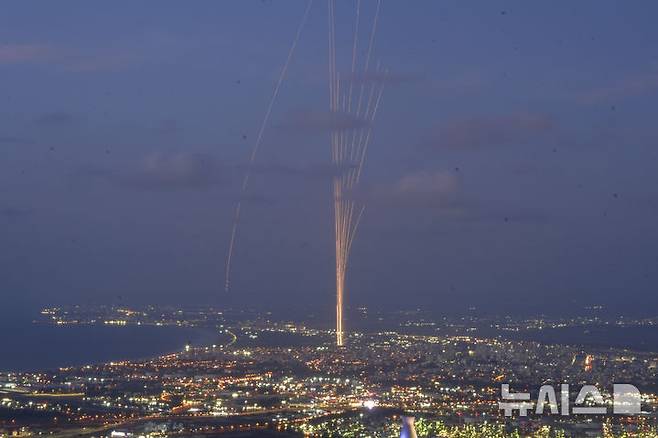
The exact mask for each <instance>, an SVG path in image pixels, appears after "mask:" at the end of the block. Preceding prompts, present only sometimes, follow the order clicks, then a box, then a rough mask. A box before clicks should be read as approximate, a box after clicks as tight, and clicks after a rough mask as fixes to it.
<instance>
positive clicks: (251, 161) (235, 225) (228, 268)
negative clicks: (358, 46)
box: [224, 0, 313, 292]
mask: <svg viewBox="0 0 658 438" xmlns="http://www.w3.org/2000/svg"><path fill="white" fill-rule="evenodd" d="M312 4H313V0H308V3H307V4H306V10H305V11H304V15H303V16H302V21H301V22H300V23H299V26H298V27H297V32H296V33H295V38H294V39H293V40H292V44H291V45H290V49H289V50H288V56H287V57H286V62H285V63H284V64H283V68H282V69H281V73H280V74H279V79H278V80H277V82H276V86H275V87H274V92H273V93H272V97H271V98H270V102H269V104H268V106H267V111H265V117H263V122H262V123H261V125H260V129H259V130H258V136H257V137H256V143H255V144H254V147H253V149H252V150H251V155H250V156H249V163H248V165H247V170H246V172H245V175H244V178H243V180H242V188H241V191H240V197H239V198H238V202H237V203H236V205H235V210H234V214H233V226H232V228H231V240H230V242H229V246H228V254H227V256H226V278H225V282H224V289H225V290H226V292H228V291H229V289H230V288H231V262H232V260H233V249H234V247H235V239H236V236H237V233H238V223H239V222H240V212H241V210H242V199H243V198H244V195H245V192H246V190H247V186H248V185H249V178H250V176H251V168H252V166H253V164H254V161H255V160H256V155H257V154H258V149H260V145H261V143H262V141H263V134H264V133H265V127H266V126H267V123H268V122H269V120H270V115H271V114H272V109H273V108H274V103H275V102H276V98H277V96H278V95H279V90H280V89H281V84H282V83H283V80H284V79H285V77H286V73H287V72H288V66H289V65H290V61H291V60H292V56H293V54H294V53H295V49H296V48H297V43H298V42H299V37H300V36H301V34H302V30H303V29H304V26H305V25H306V21H307V19H308V14H309V11H310V10H311V5H312Z"/></svg>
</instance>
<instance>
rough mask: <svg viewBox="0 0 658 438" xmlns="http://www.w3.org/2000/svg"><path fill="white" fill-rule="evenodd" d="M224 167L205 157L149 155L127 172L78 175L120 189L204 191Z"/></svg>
mask: <svg viewBox="0 0 658 438" xmlns="http://www.w3.org/2000/svg"><path fill="white" fill-rule="evenodd" d="M223 170H224V168H223V166H221V165H220V163H218V162H217V161H216V160H215V159H214V158H213V157H212V156H209V155H205V154H173V155H167V154H160V153H158V154H151V155H149V156H147V157H146V158H145V159H144V160H143V161H142V162H141V163H139V165H138V166H136V167H135V168H133V169H130V170H122V171H117V170H110V169H107V168H103V167H97V166H87V167H83V168H79V169H78V170H77V172H76V174H77V175H78V176H83V177H86V178H95V179H104V180H107V181H109V182H111V183H113V184H116V185H118V186H121V187H127V188H134V189H139V190H149V191H171V190H182V189H206V188H209V187H211V186H215V185H217V184H220V183H221V182H222V181H223V180H222V175H223V172H222V171H223Z"/></svg>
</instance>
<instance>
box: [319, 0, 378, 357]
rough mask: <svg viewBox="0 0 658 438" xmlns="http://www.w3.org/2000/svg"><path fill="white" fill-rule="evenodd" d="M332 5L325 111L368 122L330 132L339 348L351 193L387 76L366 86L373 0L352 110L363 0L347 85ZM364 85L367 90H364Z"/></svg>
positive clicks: (355, 219)
mask: <svg viewBox="0 0 658 438" xmlns="http://www.w3.org/2000/svg"><path fill="white" fill-rule="evenodd" d="M335 8H336V2H335V0H328V19H329V66H328V69H329V109H330V111H331V112H332V114H334V115H336V114H338V111H340V112H341V113H345V114H348V115H353V116H355V118H356V119H357V120H363V121H365V122H366V123H367V125H366V126H364V127H355V128H353V129H352V132H351V133H349V132H346V131H345V130H344V129H342V130H338V129H336V130H332V132H331V134H330V138H331V158H332V161H333V163H334V165H335V166H336V172H337V173H336V175H335V176H334V178H333V203H334V232H335V247H336V343H337V345H339V346H342V345H344V342H345V331H344V326H343V323H344V320H343V310H344V294H345V280H346V275H347V266H348V259H349V254H350V251H351V248H352V244H353V242H354V239H355V237H356V232H357V229H358V227H359V224H360V222H361V218H362V217H363V212H364V209H365V207H364V206H359V205H357V204H358V203H357V201H356V200H355V199H354V198H353V197H352V191H353V189H354V187H355V186H356V185H357V184H358V183H359V179H360V177H361V171H362V168H363V164H364V161H365V154H366V152H367V149H368V145H369V143H370V138H371V132H372V123H373V121H374V119H375V116H376V115H377V110H378V108H379V104H380V101H381V96H382V93H383V91H384V82H385V80H382V82H381V86H379V85H378V84H377V83H376V82H374V83H372V84H371V85H370V86H369V87H368V86H367V73H368V71H369V68H370V59H371V55H372V51H373V47H374V41H375V36H376V33H377V24H378V21H379V12H380V8H381V0H379V1H378V2H377V9H376V11H375V15H374V18H373V22H372V28H371V30H370V35H369V40H368V48H367V51H366V57H365V63H364V73H363V74H364V78H363V79H362V81H361V84H359V85H360V86H359V87H358V88H359V91H358V99H356V104H355V105H354V108H353V100H354V99H353V94H354V92H355V90H354V86H355V84H354V81H355V80H356V75H355V72H356V71H357V64H358V63H357V53H358V52H357V47H358V39H359V25H360V9H361V0H358V1H357V3H356V20H355V26H354V40H353V43H352V58H351V61H352V62H351V75H350V77H349V81H348V83H347V84H344V81H345V79H343V78H341V75H340V74H339V73H338V72H337V69H336V25H335V19H336V11H335ZM375 71H376V73H377V74H380V73H381V72H382V71H381V69H380V66H379V64H378V65H377V67H376V69H375ZM346 85H347V86H346ZM367 88H368V91H367V92H366V89H367ZM341 89H342V90H341Z"/></svg>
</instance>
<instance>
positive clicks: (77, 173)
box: [0, 0, 658, 314]
mask: <svg viewBox="0 0 658 438" xmlns="http://www.w3.org/2000/svg"><path fill="white" fill-rule="evenodd" d="M363 4H364V9H363V11H362V17H363V18H364V20H366V19H370V18H371V17H372V13H373V11H374V5H375V2H374V0H364V3H363ZM304 7H305V2H304V1H297V0H296V1H292V0H290V1H273V0H264V1H260V0H254V1H251V0H249V1H248V0H227V1H221V2H218V1H205V2H204V1H198V2H194V3H192V4H189V3H185V4H184V5H183V3H181V2H167V1H143V2H127V1H125V2H112V3H111V4H110V3H97V2H88V1H70V2H66V3H61V2H40V3H38V4H37V3H35V2H19V1H15V2H6V3H4V4H3V8H2V14H0V78H1V83H2V91H1V93H0V299H1V302H2V303H3V308H4V307H5V306H15V307H33V306H37V305H49V304H59V303H116V302H119V301H120V302H124V303H134V304H148V303H153V302H159V303H186V304H188V305H196V304H215V305H219V306H221V305H228V304H230V305H234V306H235V305H238V306H248V305H260V306H263V307H272V308H275V307H278V308H281V307H296V306H300V307H303V306H311V307H320V306H322V307H326V308H327V309H329V310H328V311H329V312H332V311H333V307H332V306H333V299H334V297H333V287H334V283H333V282H334V276H333V269H334V266H333V249H334V248H333V234H332V233H333V228H332V223H331V218H332V216H331V215H332V211H331V202H330V200H331V194H330V177H331V174H332V170H331V168H330V166H329V162H330V152H329V130H330V129H331V128H332V126H334V125H335V124H337V123H339V121H337V120H336V119H335V118H332V117H330V116H329V114H328V111H327V109H328V96H327V94H328V89H327V88H328V85H327V8H326V2H325V1H322V0H316V2H315V4H314V6H313V8H312V10H311V15H310V18H309V22H308V25H307V27H306V28H305V30H304V32H303V34H302V38H301V41H300V44H299V47H298V51H297V53H296V54H295V57H294V59H293V61H292V64H291V65H290V70H289V75H288V77H287V79H286V81H285V82H284V85H283V88H282V90H281V94H280V99H279V100H278V101H277V104H276V106H275V108H274V112H273V114H272V119H271V124H270V125H269V127H268V129H267V131H266V133H265V139H264V142H263V145H262V148H261V151H260V153H259V156H258V158H257V161H256V165H255V167H254V173H253V177H252V180H251V185H250V188H249V193H248V195H247V197H246V200H247V201H246V202H245V203H244V206H243V208H244V210H243V216H242V218H243V220H242V224H241V229H240V234H239V238H238V242H237V248H236V252H235V259H234V271H233V291H232V292H231V294H230V295H229V296H227V295H226V294H225V293H224V291H223V276H224V261H225V257H226V249H227V244H228V239H229V231H230V223H231V218H232V208H233V205H234V203H235V201H236V199H237V198H238V197H239V188H240V182H241V178H242V175H243V173H244V171H245V168H246V163H247V158H248V155H249V152H250V149H251V147H252V146H253V142H254V139H255V137H256V134H257V130H258V127H259V124H260V121H261V119H262V117H263V114H264V112H265V109H266V105H267V103H268V99H269V96H270V95H271V92H272V88H273V86H274V82H275V80H276V77H277V74H278V72H279V70H280V68H281V66H282V64H283V62H284V59H285V56H286V53H287V50H288V47H289V45H290V41H291V39H292V37H293V35H294V32H295V29H296V27H297V25H298V23H299V20H300V18H301V15H302V13H303V10H304ZM657 16H658V4H657V3H656V2H652V1H636V2H624V1H618V2H613V1H598V0H597V1H594V0H592V1H583V2H559V3H556V2H545V3H532V4H530V3H528V2H523V1H506V2H469V3H464V2H457V1H454V2H447V1H444V2H435V1H414V2H408V1H402V0H400V1H396V0H385V1H384V2H383V6H382V13H381V17H380V20H381V21H380V23H379V24H380V27H379V34H378V39H377V44H376V47H375V53H374V57H375V58H374V59H375V60H381V64H382V65H383V66H385V67H387V68H389V70H390V72H391V73H390V77H389V80H388V83H387V88H386V91H385V94H384V98H383V101H382V106H381V108H380V114H379V116H378V119H377V121H376V124H375V128H374V134H373V135H374V137H373V142H372V144H371V146H370V149H369V155H368V161H367V164H366V168H365V171H364V176H363V183H364V184H363V187H362V190H361V196H363V198H364V199H365V200H366V202H367V209H366V213H365V216H364V218H363V221H362V222H361V227H360V230H359V235H358V236H357V239H356V242H355V244H354V248H353V251H352V257H351V265H350V272H349V274H348V301H349V303H350V304H352V305H363V304H366V305H370V306H374V307H377V306H380V307H387V308H397V307H403V308H409V307H417V306H418V307H419V306H429V307H432V308H435V309H436V310H437V311H444V310H452V309H465V308H468V307H470V306H477V307H478V308H481V309H485V310H487V309H491V310H496V311H501V312H504V311H507V310H531V311H545V312H553V313H555V312H561V311H566V310H567V309H572V308H574V307H576V306H582V305H585V304H591V303H603V304H607V305H611V306H614V307H615V308H616V309H620V310H624V311H637V310H641V311H645V312H649V313H654V314H655V313H656V310H657V308H658V290H657V285H658V269H657V267H656V264H657V263H658V226H657V225H656V224H657V223H658V222H657V217H658V172H657V170H658V123H657V121H656V116H657V114H658V27H657V26H656V25H655V19H656V17H657ZM353 19H354V3H353V2H351V1H346V0H345V1H343V0H340V1H339V2H338V15H337V26H338V34H339V35H338V51H339V53H338V57H339V61H340V62H342V70H345V66H346V65H347V60H348V59H349V51H350V49H351V35H352V33H351V32H352V31H351V29H352V26H353ZM339 69H341V66H339Z"/></svg>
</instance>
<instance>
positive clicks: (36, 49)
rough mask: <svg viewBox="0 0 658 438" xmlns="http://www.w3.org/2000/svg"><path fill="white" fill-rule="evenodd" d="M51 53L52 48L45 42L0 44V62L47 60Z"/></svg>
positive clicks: (19, 62) (20, 62)
mask: <svg viewBox="0 0 658 438" xmlns="http://www.w3.org/2000/svg"><path fill="white" fill-rule="evenodd" d="M53 55H54V53H53V48H52V47H51V46H49V45H45V44H0V64H22V63H29V62H40V61H47V60H49V59H51V58H52V57H53Z"/></svg>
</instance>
